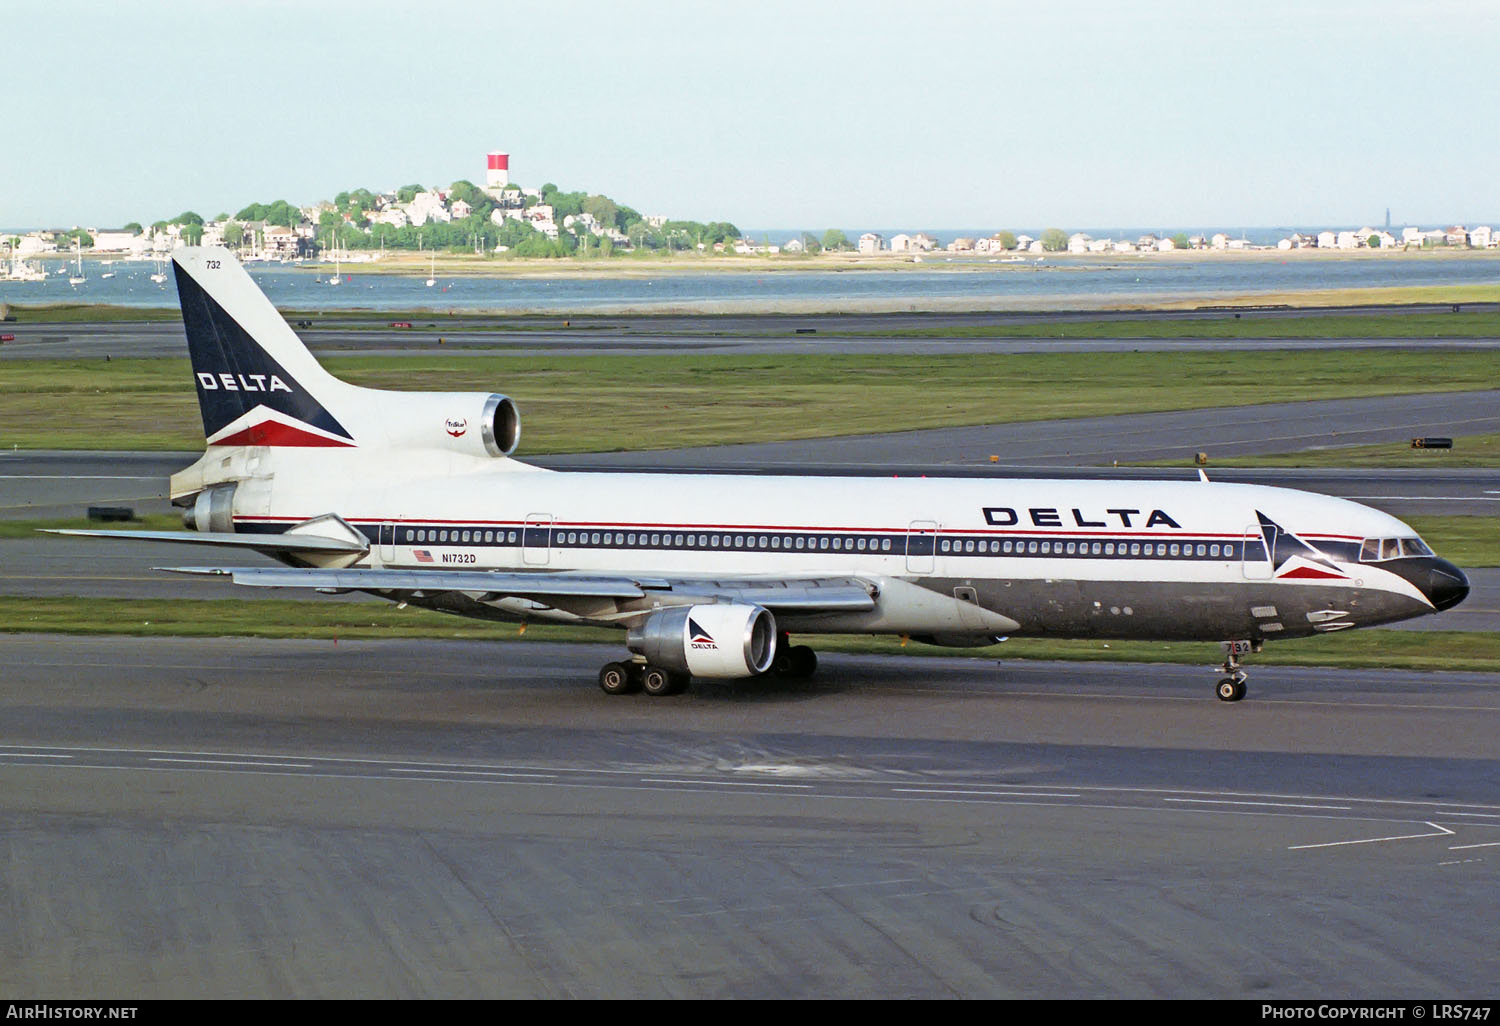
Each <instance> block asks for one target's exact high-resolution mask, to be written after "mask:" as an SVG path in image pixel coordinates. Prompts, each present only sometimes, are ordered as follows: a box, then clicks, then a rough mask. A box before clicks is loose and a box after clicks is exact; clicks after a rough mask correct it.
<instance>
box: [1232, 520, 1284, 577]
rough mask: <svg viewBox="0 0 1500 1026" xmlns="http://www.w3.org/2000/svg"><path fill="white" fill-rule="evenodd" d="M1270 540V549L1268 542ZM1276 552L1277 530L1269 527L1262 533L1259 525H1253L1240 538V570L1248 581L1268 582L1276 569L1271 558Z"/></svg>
mask: <svg viewBox="0 0 1500 1026" xmlns="http://www.w3.org/2000/svg"><path fill="white" fill-rule="evenodd" d="M1268 538H1269V540H1270V547H1269V548H1267V545H1266V540H1267V539H1268ZM1275 551H1276V528H1275V527H1268V528H1266V530H1265V532H1264V533H1262V532H1261V528H1260V525H1259V524H1251V525H1250V526H1249V527H1246V528H1245V530H1244V531H1242V532H1241V536H1240V568H1241V570H1242V571H1243V573H1244V575H1245V579H1246V580H1248V581H1268V580H1270V579H1271V574H1272V572H1273V570H1274V569H1275V568H1274V567H1273V565H1272V563H1271V556H1272V554H1273V553H1274V552H1275Z"/></svg>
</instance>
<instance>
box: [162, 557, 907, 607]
mask: <svg viewBox="0 0 1500 1026" xmlns="http://www.w3.org/2000/svg"><path fill="white" fill-rule="evenodd" d="M157 569H160V570H167V571H170V572H172V573H183V574H200V575H208V576H214V577H228V578H230V579H231V580H232V581H233V583H235V584H239V585H245V586H248V587H252V588H314V589H319V590H323V591H374V592H393V591H395V592H421V593H422V594H423V595H425V596H433V595H438V594H442V593H444V592H463V593H466V594H468V595H471V596H472V595H481V596H483V598H484V600H493V599H497V598H505V597H514V598H526V599H541V600H548V601H555V600H566V599H570V598H584V599H600V598H603V599H623V600H630V599H640V598H645V597H646V595H647V594H660V595H662V596H663V597H666V596H672V597H673V598H675V599H676V600H677V601H678V602H684V601H714V600H724V599H728V600H732V601H735V602H745V603H750V604H753V605H758V606H764V607H765V608H767V609H770V610H772V611H773V612H775V611H778V610H779V611H783V612H799V613H822V612H827V613H834V612H851V611H852V612H857V611H860V610H866V609H873V608H874V607H875V598H876V595H877V591H878V589H877V588H876V587H875V585H873V584H871V583H868V582H866V581H863V580H861V579H859V578H853V577H839V578H831V577H830V578H791V579H786V578H758V577H744V578H713V579H699V578H665V577H630V576H624V575H613V574H579V573H548V572H545V571H537V572H533V573H506V572H502V571H495V572H491V571H485V570H363V569H346V570H320V569H299V568H294V567H158V568H157ZM674 604H675V603H674Z"/></svg>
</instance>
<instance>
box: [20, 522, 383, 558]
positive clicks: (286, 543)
mask: <svg viewBox="0 0 1500 1026" xmlns="http://www.w3.org/2000/svg"><path fill="white" fill-rule="evenodd" d="M39 530H42V531H44V532H46V533H47V534H68V535H76V536H79V537H83V538H115V539H125V540H127V541H156V542H177V543H180V544H184V545H227V546H231V547H233V548H240V549H254V550H255V551H257V552H368V551H369V549H370V546H369V544H368V543H367V542H359V541H355V540H353V539H349V538H319V537H316V536H314V535H306V534H235V533H233V532H230V531H85V530H80V529H78V528H52V527H44V528H39Z"/></svg>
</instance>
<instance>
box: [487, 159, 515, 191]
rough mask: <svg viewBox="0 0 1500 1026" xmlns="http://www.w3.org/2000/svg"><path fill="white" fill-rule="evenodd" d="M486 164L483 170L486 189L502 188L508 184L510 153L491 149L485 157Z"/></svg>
mask: <svg viewBox="0 0 1500 1026" xmlns="http://www.w3.org/2000/svg"><path fill="white" fill-rule="evenodd" d="M486 160H487V164H488V166H487V167H486V169H485V172H484V187H485V188H486V189H503V188H505V187H506V186H507V185H509V184H510V154H509V153H500V152H499V151H497V150H491V151H490V153H489V156H488V157H487V158H486Z"/></svg>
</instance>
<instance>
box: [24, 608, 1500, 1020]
mask: <svg viewBox="0 0 1500 1026" xmlns="http://www.w3.org/2000/svg"><path fill="white" fill-rule="evenodd" d="M611 653H612V650H605V649H602V648H599V647H597V646H585V645H563V646H559V645H549V644H545V643H527V644H520V645H508V644H478V643H453V642H443V641H393V642H357V643H349V642H344V643H341V644H338V645H334V644H332V643H331V642H275V641H257V640H251V639H222V640H199V639H135V638H87V639H78V638H70V639H59V638H51V637H46V636H35V635H27V636H8V637H6V636H0V664H3V665H4V666H5V667H6V668H7V669H6V672H5V673H4V674H3V675H0V813H3V817H4V823H5V828H4V836H5V840H6V845H7V848H6V850H7V872H6V882H7V890H8V897H7V915H6V916H4V917H0V964H3V965H4V966H5V980H6V990H7V991H8V992H9V993H13V994H26V995H28V996H67V997H70V998H75V999H76V998H86V997H91V996H108V997H114V998H119V997H123V996H130V997H143V998H149V997H201V996H207V997H225V996H232V997H512V998H514V997H667V996H677V997H897V998H900V997H952V996H964V997H1209V998H1217V997H1242V998H1255V999H1257V1000H1262V999H1267V998H1293V997H1302V998H1313V997H1317V998H1328V997H1333V996H1340V997H1370V998H1375V997H1381V998H1390V997H1397V996H1399V997H1432V998H1444V997H1451V996H1453V995H1455V994H1483V993H1487V989H1488V988H1489V987H1491V986H1492V985H1493V981H1494V979H1495V978H1496V974H1497V972H1500V955H1497V954H1496V951H1495V947H1494V944H1493V937H1494V932H1495V929H1496V927H1497V925H1500V924H1497V920H1496V916H1497V912H1496V909H1495V905H1494V903H1493V902H1492V901H1490V900H1488V895H1491V894H1493V893H1494V892H1495V887H1496V884H1497V882H1500V879H1497V869H1500V758H1497V752H1496V749H1495V746H1494V742H1493V739H1494V737H1495V734H1496V730H1497V727H1500V685H1497V683H1496V682H1495V680H1494V679H1493V678H1492V677H1489V676H1482V675H1468V674H1442V675H1419V674H1404V673H1385V672H1373V671H1315V670H1295V669H1270V668H1260V669H1257V670H1256V671H1255V672H1254V673H1253V675H1252V684H1251V687H1252V698H1253V699H1254V700H1253V701H1247V702H1244V703H1239V704H1237V705H1226V704H1224V703H1220V702H1217V701H1215V700H1214V699H1213V698H1212V696H1211V691H1210V682H1211V676H1212V674H1211V673H1210V672H1209V670H1208V669H1207V668H1191V667H1170V666H1124V665H1089V666H1080V665H1066V664H1048V663H1039V664H1026V663H1004V664H1001V665H999V666H996V665H995V664H994V663H992V662H989V661H985V660H976V659H954V658H931V659H920V658H911V657H897V658H876V657H860V656H840V655H830V656H828V657H826V658H825V660H824V663H823V667H822V669H821V670H820V675H819V677H818V678H817V679H816V680H815V681H814V682H812V683H810V684H803V685H798V686H793V685H789V684H787V683H784V682H783V683H776V682H770V683H769V684H768V683H767V682H762V683H761V684H757V685H739V686H736V687H729V686H725V685H712V684H709V685H703V686H695V688H694V689H693V690H692V691H690V692H689V693H688V694H686V695H684V696H680V697H679V698H675V699H650V698H647V697H645V696H630V697H625V698H610V697H609V696H606V695H604V694H602V693H601V692H600V691H599V690H598V689H597V688H596V687H595V686H594V684H593V679H592V678H593V673H594V670H595V669H596V668H597V664H598V663H599V662H600V661H602V660H603V659H605V658H608V657H609V656H610V654H611Z"/></svg>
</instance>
